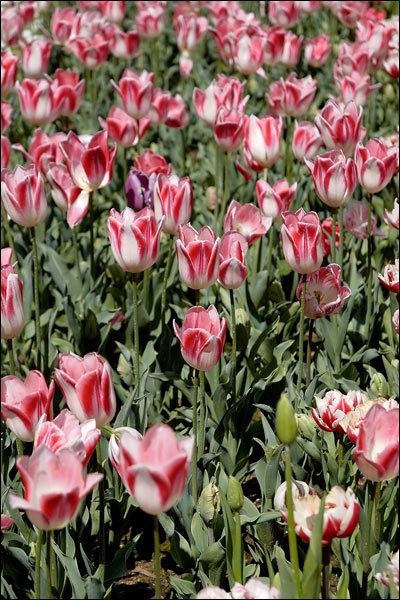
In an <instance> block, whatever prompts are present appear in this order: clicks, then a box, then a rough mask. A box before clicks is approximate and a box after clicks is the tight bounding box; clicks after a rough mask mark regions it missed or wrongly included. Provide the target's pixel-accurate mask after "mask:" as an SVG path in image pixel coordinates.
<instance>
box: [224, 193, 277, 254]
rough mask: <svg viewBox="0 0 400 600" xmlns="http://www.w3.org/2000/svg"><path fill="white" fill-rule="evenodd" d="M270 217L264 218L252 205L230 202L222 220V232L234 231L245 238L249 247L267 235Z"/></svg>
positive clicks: (270, 222) (270, 221)
mask: <svg viewBox="0 0 400 600" xmlns="http://www.w3.org/2000/svg"><path fill="white" fill-rule="evenodd" d="M271 225H272V217H266V216H264V215H262V214H261V212H260V210H259V209H258V208H257V206H255V205H254V204H249V203H247V204H240V203H239V202H236V200H232V202H231V203H230V205H229V207H228V211H227V213H226V215H225V219H224V232H225V233H227V232H229V231H236V232H238V233H240V234H242V235H243V237H245V238H246V240H247V243H248V244H249V246H250V245H251V244H253V242H255V241H256V240H258V239H259V238H261V237H262V236H263V235H265V234H266V233H267V231H268V230H269V229H270V227H271Z"/></svg>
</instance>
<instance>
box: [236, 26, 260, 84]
mask: <svg viewBox="0 0 400 600" xmlns="http://www.w3.org/2000/svg"><path fill="white" fill-rule="evenodd" d="M265 45H266V39H265V37H264V36H261V35H257V34H253V35H252V36H251V37H250V36H249V35H247V34H244V35H242V36H241V37H240V39H239V41H238V43H237V46H236V50H235V56H234V63H235V67H236V68H237V70H238V71H240V73H244V74H245V75H249V74H250V73H256V72H257V71H258V70H259V69H260V68H261V67H262V65H263V63H264V51H265Z"/></svg>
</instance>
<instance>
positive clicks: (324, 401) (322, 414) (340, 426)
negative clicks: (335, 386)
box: [311, 390, 368, 433]
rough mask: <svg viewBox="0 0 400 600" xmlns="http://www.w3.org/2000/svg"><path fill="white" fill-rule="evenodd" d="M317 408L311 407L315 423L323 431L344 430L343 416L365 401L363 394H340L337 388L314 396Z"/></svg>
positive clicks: (365, 397)
mask: <svg viewBox="0 0 400 600" xmlns="http://www.w3.org/2000/svg"><path fill="white" fill-rule="evenodd" d="M314 400H315V403H316V405H317V408H316V409H315V408H312V409H311V414H312V416H313V417H314V421H315V422H316V424H317V425H318V426H319V427H321V429H323V430H324V431H337V432H338V433H345V432H346V425H345V424H344V417H345V415H347V413H349V412H351V411H354V410H355V409H356V408H357V407H358V406H360V405H363V404H364V403H365V402H367V400H368V398H367V396H365V394H360V393H359V394H355V393H349V394H347V395H345V394H342V393H341V392H339V391H338V390H333V391H329V392H327V393H326V394H325V396H324V397H323V398H320V397H319V396H314Z"/></svg>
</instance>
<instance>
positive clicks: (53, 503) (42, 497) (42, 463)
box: [8, 446, 103, 531]
mask: <svg viewBox="0 0 400 600" xmlns="http://www.w3.org/2000/svg"><path fill="white" fill-rule="evenodd" d="M17 469H18V471H19V474H20V476H21V479H22V483H23V485H24V489H25V497H24V498H20V497H19V496H16V495H15V494H9V496H8V498H9V503H10V507H11V508H13V509H14V508H19V509H20V510H26V513H27V515H28V518H29V520H30V521H31V523H33V525H35V526H36V527H38V528H39V529H44V530H45V531H52V530H53V529H63V528H64V527H66V526H67V525H68V523H70V522H71V521H72V520H73V519H74V518H75V517H76V515H77V513H78V511H79V508H80V504H81V501H82V500H83V498H84V497H85V496H87V495H88V494H89V493H90V492H91V491H92V489H93V488H94V487H95V486H96V485H97V484H98V483H99V481H101V479H102V478H103V475H100V473H90V474H89V475H87V476H86V478H85V477H84V475H83V466H82V463H81V461H80V460H79V458H77V456H75V454H74V452H73V451H72V450H69V449H64V450H61V451H60V452H58V453H57V454H54V453H53V452H52V451H51V450H49V449H48V448H47V447H46V446H41V447H40V448H38V449H37V450H35V451H34V452H33V453H32V455H31V456H22V457H21V458H18V460H17Z"/></svg>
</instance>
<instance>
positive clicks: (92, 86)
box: [89, 69, 99, 135]
mask: <svg viewBox="0 0 400 600" xmlns="http://www.w3.org/2000/svg"><path fill="white" fill-rule="evenodd" d="M89 81H90V104H91V106H90V112H91V118H92V133H93V135H94V134H95V133H96V131H97V130H98V128H99V127H98V123H97V97H96V75H95V72H94V69H93V70H92V71H91V73H90V78H89Z"/></svg>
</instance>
